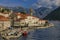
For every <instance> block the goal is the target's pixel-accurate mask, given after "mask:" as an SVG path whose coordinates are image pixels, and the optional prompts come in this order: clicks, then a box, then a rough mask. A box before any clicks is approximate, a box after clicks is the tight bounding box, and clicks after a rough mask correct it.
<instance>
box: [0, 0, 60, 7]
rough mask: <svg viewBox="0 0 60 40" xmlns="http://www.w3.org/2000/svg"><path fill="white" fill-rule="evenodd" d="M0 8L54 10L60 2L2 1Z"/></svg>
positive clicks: (51, 0)
mask: <svg viewBox="0 0 60 40" xmlns="http://www.w3.org/2000/svg"><path fill="white" fill-rule="evenodd" d="M0 6H8V7H16V6H22V7H25V8H30V7H33V8H40V7H48V8H53V7H56V6H60V0H0Z"/></svg>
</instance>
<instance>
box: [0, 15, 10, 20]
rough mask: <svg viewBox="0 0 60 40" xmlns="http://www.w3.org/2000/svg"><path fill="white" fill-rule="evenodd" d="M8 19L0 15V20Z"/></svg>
mask: <svg viewBox="0 0 60 40" xmlns="http://www.w3.org/2000/svg"><path fill="white" fill-rule="evenodd" d="M8 20H9V18H8V17H4V16H1V15H0V21H8Z"/></svg>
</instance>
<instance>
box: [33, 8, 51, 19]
mask: <svg viewBox="0 0 60 40" xmlns="http://www.w3.org/2000/svg"><path fill="white" fill-rule="evenodd" d="M34 10H35V12H36V13H35V14H34V15H35V16H37V17H39V18H44V17H45V16H46V15H47V14H49V13H50V12H51V11H52V9H50V8H46V7H40V8H38V9H34Z"/></svg>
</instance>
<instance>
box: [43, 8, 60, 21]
mask: <svg viewBox="0 0 60 40" xmlns="http://www.w3.org/2000/svg"><path fill="white" fill-rule="evenodd" d="M44 19H47V20H60V7H58V8H57V9H55V10H54V11H52V12H50V14H48V15H47V16H46V17H45V18H44Z"/></svg>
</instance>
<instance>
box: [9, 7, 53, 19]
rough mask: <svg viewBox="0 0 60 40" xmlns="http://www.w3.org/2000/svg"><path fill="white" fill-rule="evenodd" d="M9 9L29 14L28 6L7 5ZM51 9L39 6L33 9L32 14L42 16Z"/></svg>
mask: <svg viewBox="0 0 60 40" xmlns="http://www.w3.org/2000/svg"><path fill="white" fill-rule="evenodd" d="M9 9H11V10H13V11H14V12H24V11H25V12H26V13H27V14H30V10H29V8H23V7H9ZM52 10H53V9H50V8H46V7H40V8H38V9H33V11H34V12H33V16H37V17H39V18H42V19H43V18H44V17H45V16H46V15H48V14H49V13H50V12H51V11H52Z"/></svg>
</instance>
